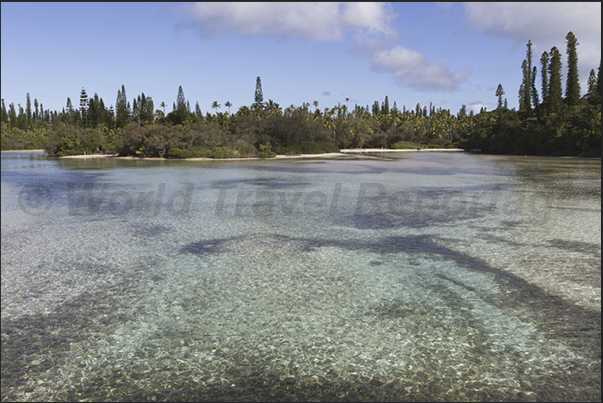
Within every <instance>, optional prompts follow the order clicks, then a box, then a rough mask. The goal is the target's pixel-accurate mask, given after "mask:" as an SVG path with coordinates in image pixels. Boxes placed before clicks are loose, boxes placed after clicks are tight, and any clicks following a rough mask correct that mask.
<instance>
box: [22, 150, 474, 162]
mask: <svg viewBox="0 0 603 403" xmlns="http://www.w3.org/2000/svg"><path fill="white" fill-rule="evenodd" d="M28 151H32V150H28ZM424 151H440V152H441V151H447V152H462V151H464V150H463V149H462V148H420V149H403V150H397V149H391V148H358V149H343V150H341V151H340V152H338V153H324V154H295V155H277V156H276V157H274V158H258V157H242V158H207V157H200V158H183V160H186V161H248V160H261V159H263V160H270V159H297V158H342V157H343V158H348V157H351V156H352V155H350V154H368V153H398V152H424ZM59 158H119V159H130V160H168V159H180V158H158V157H133V156H127V157H118V156H117V154H90V155H66V156H62V157H59Z"/></svg>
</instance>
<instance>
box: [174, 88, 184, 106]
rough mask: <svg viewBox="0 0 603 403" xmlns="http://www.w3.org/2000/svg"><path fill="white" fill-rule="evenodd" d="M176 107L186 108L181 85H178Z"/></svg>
mask: <svg viewBox="0 0 603 403" xmlns="http://www.w3.org/2000/svg"><path fill="white" fill-rule="evenodd" d="M176 109H177V110H179V111H185V110H186V98H184V91H183V90H182V86H179V87H178V98H176Z"/></svg>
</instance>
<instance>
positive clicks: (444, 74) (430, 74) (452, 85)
mask: <svg viewBox="0 0 603 403" xmlns="http://www.w3.org/2000/svg"><path fill="white" fill-rule="evenodd" d="M372 68H373V69H374V70H377V71H388V72H391V73H393V74H394V76H395V77H396V79H397V80H398V81H399V82H400V83H401V84H402V85H404V86H407V87H410V88H414V89H417V90H444V91H454V90H456V89H457V87H458V85H459V84H460V83H462V82H464V81H465V80H466V79H467V77H469V75H470V74H471V71H470V70H466V71H465V72H459V71H454V72H453V71H451V70H450V69H448V68H447V67H445V66H444V65H442V64H430V63H429V62H428V61H427V59H425V57H424V56H423V55H422V54H421V53H419V52H417V51H415V50H412V49H407V48H405V47H403V46H401V45H397V46H395V47H393V48H392V49H390V50H381V51H378V52H375V53H374V55H373V58H372Z"/></svg>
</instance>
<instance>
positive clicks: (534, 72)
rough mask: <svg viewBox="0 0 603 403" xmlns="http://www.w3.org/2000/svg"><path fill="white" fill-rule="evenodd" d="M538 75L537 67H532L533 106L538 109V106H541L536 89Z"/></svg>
mask: <svg viewBox="0 0 603 403" xmlns="http://www.w3.org/2000/svg"><path fill="white" fill-rule="evenodd" d="M536 74H537V69H536V66H534V67H532V88H531V91H530V92H531V95H532V105H534V108H538V105H539V104H540V101H539V100H538V90H537V89H536Z"/></svg>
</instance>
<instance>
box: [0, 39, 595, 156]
mask: <svg viewBox="0 0 603 403" xmlns="http://www.w3.org/2000/svg"><path fill="white" fill-rule="evenodd" d="M566 42H567V51H566V53H567V56H568V58H567V79H566V91H565V96H564V95H563V91H562V81H561V79H562V66H561V55H560V52H559V50H558V49H557V48H556V47H553V48H552V49H551V51H550V52H544V53H543V55H542V57H541V59H540V64H541V74H540V76H541V85H540V88H541V91H540V94H539V91H538V85H537V83H536V82H537V73H538V69H537V67H536V66H533V65H532V50H531V46H532V43H531V42H528V44H527V55H526V59H525V60H524V61H523V64H522V66H521V67H522V73H523V81H522V84H521V87H520V89H519V110H517V111H516V110H515V109H508V108H507V100H506V99H504V98H503V95H504V94H505V92H504V89H503V87H502V85H500V84H499V85H498V88H497V90H496V94H494V95H495V96H496V97H498V107H497V108H496V109H495V110H493V111H486V110H485V108H482V110H481V111H480V112H479V113H477V114H474V113H473V112H472V111H471V112H470V113H469V114H468V113H467V111H466V107H465V106H463V107H462V108H461V110H459V111H458V113H456V114H452V113H451V112H450V111H449V110H445V109H441V108H440V109H437V110H436V109H435V108H434V107H432V106H431V105H430V107H429V109H428V108H427V107H426V106H425V107H423V108H421V106H420V105H419V104H417V106H416V108H415V109H414V110H413V109H411V110H407V109H406V107H403V108H402V110H400V109H398V107H397V106H396V103H395V102H394V103H393V106H392V107H391V108H390V105H389V100H388V97H387V96H386V97H385V100H384V101H383V102H381V103H379V102H378V101H375V102H374V104H373V105H372V107H371V108H369V106H368V105H367V106H366V107H361V106H358V105H355V106H354V108H353V109H351V110H348V105H347V102H348V101H349V99H347V98H346V105H341V104H338V105H336V106H334V107H332V108H324V109H323V110H321V109H320V108H319V107H318V106H319V105H318V102H317V101H314V102H313V103H312V104H309V103H303V104H302V105H301V106H297V107H296V106H294V105H290V106H289V107H287V108H284V109H283V108H282V107H281V106H280V105H279V104H277V103H275V102H274V101H273V100H268V102H264V101H263V93H262V88H261V81H260V78H259V77H258V78H257V82H256V91H255V96H254V103H253V104H251V105H250V106H242V107H240V108H239V110H238V111H237V112H235V113H231V111H230V107H231V106H232V105H231V103H230V102H226V103H225V104H224V106H225V107H227V108H228V111H225V112H218V109H220V108H221V105H220V104H219V103H218V102H217V101H214V102H213V104H212V105H211V108H212V109H214V110H215V112H214V113H213V114H210V113H209V112H207V113H206V114H205V115H203V113H202V112H201V109H200V107H199V104H198V103H197V104H196V105H195V109H194V111H193V110H192V109H191V107H190V103H189V102H188V101H187V100H186V98H185V97H184V91H183V90H182V87H180V88H179V89H178V95H177V101H176V102H175V103H174V104H173V106H172V111H171V112H169V113H168V114H167V115H166V113H165V108H166V106H167V105H166V104H165V103H164V102H161V104H160V105H159V108H157V109H156V108H155V106H154V102H153V100H152V98H151V97H148V96H145V94H144V93H142V94H141V95H138V96H137V97H136V98H135V99H133V101H132V104H130V102H129V101H128V99H127V97H126V90H125V86H123V85H122V87H121V89H119V90H118V91H117V98H116V102H115V108H114V107H113V106H112V105H111V106H110V107H108V108H107V107H106V105H105V103H104V101H103V99H102V98H99V97H98V95H97V94H94V97H91V98H88V95H87V94H86V91H85V90H84V89H82V92H81V94H80V107H79V108H75V107H74V106H73V104H72V102H71V99H70V98H67V104H66V107H65V108H63V109H62V110H61V111H60V112H57V111H50V110H45V109H44V107H43V105H42V104H41V103H38V101H37V99H34V102H33V107H32V104H31V100H30V96H29V94H27V96H26V106H25V108H23V107H22V106H21V105H20V104H18V107H17V108H15V106H14V104H13V103H11V104H10V105H9V107H8V109H7V108H6V105H5V102H4V99H2V112H1V122H2V136H1V139H2V150H7V149H39V148H43V149H45V150H46V152H47V153H48V155H50V156H63V155H76V154H84V153H87V154H92V153H99V152H100V153H118V154H119V155H121V156H128V155H129V156H141V157H164V158H192V157H212V158H228V157H253V156H256V157H263V158H266V157H272V156H274V155H276V154H299V153H323V152H333V151H338V150H339V148H367V147H377V148H381V147H384V148H390V147H391V148H426V147H451V146H458V147H462V148H464V149H466V150H481V151H482V152H486V153H501V154H540V155H594V156H600V155H601V87H600V81H601V65H600V62H599V68H598V74H595V70H594V69H592V70H591V72H590V78H589V81H588V88H587V92H586V93H585V95H584V96H582V97H581V96H580V83H579V81H578V69H577V62H578V56H577V51H576V45H577V40H576V38H575V37H574V35H573V34H572V33H571V32H570V33H568V35H567V36H566Z"/></svg>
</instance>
